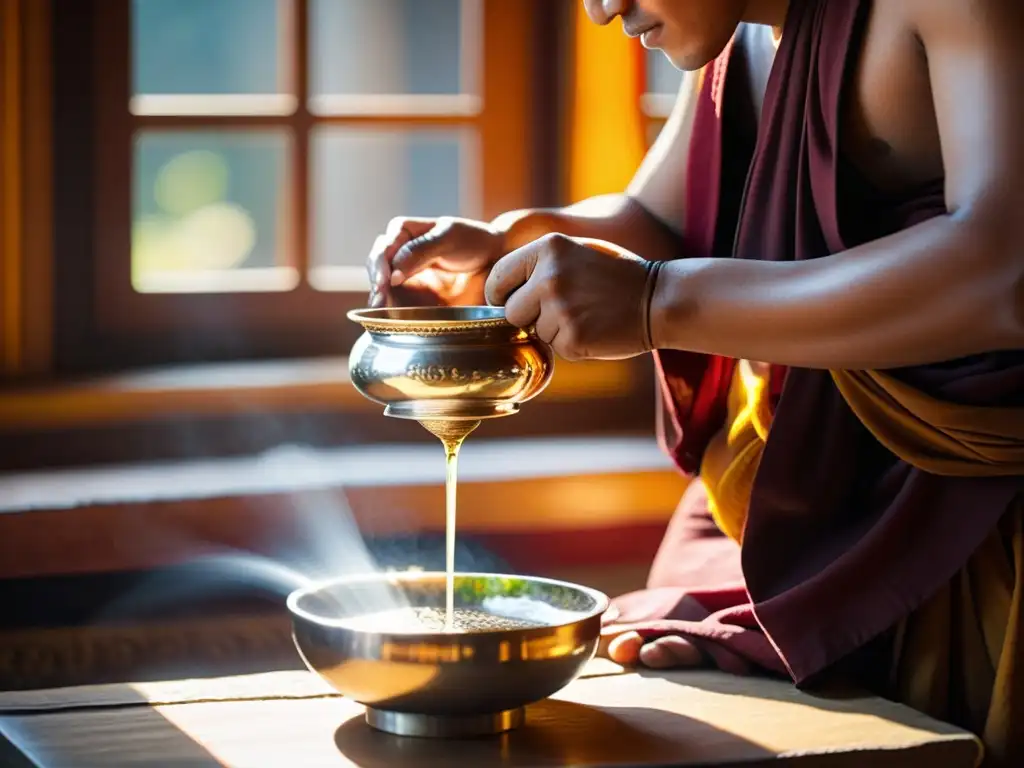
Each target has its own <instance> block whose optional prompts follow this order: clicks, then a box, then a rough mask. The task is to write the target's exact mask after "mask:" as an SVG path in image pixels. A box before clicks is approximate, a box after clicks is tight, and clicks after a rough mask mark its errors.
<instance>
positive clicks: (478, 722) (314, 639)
mask: <svg viewBox="0 0 1024 768" xmlns="http://www.w3.org/2000/svg"><path fill="white" fill-rule="evenodd" d="M444 605H445V574H443V573H424V572H404V573H382V574H371V575H366V576H353V577H347V578H341V579H337V580H334V581H329V582H326V583H323V584H317V585H313V586H310V587H306V588H303V589H300V590H297V591H296V592H293V593H292V594H291V595H290V596H289V597H288V610H289V611H290V613H291V617H292V627H293V633H294V638H295V645H296V647H297V648H298V650H299V653H300V654H301V656H302V659H303V660H304V661H305V663H306V666H308V667H309V669H310V670H312V671H313V672H316V673H317V674H319V675H320V676H321V677H322V678H323V679H324V680H325V681H327V682H328V683H329V684H330V685H331V686H333V687H334V688H335V689H336V690H337V691H339V692H340V693H342V694H344V695H345V696H346V697H347V698H350V699H352V700H353V701H356V702H358V703H360V704H364V705H366V706H367V711H366V719H367V722H368V723H369V724H370V725H371V726H373V727H374V728H376V729H378V730H383V731H388V732H390V733H395V734H398V735H404V736H421V737H422V736H435V737H466V736H475V735H482V734H485V733H496V732H501V731H506V730H510V729H512V728H515V727H517V726H518V725H520V724H521V723H522V722H523V708H524V707H525V706H526V705H528V704H533V703H535V702H537V701H540V700H542V699H545V698H547V697H548V696H551V695H552V694H554V693H557V692H558V691H559V690H561V689H562V688H563V687H565V686H566V685H568V684H569V683H570V682H572V681H573V680H574V679H575V678H576V677H577V676H578V675H579V674H580V672H581V671H582V669H583V667H584V666H585V665H586V664H587V663H588V662H589V661H590V660H591V659H592V658H593V657H594V654H595V652H596V651H597V647H598V643H599V640H600V633H601V615H602V614H603V613H604V612H605V610H607V608H608V598H607V597H606V596H605V595H604V594H602V593H601V592H598V591H597V590H594V589H589V588H587V587H582V586H578V585H576V584H570V583H568V582H562V581H555V580H553V579H544V578H538V577H530V576H504V575H498V574H482V573H457V574H455V607H456V611H457V612H458V611H467V610H468V611H470V612H472V614H473V615H474V616H475V617H476V618H475V621H474V625H472V626H469V627H462V628H459V627H456V629H455V631H450V632H445V631H443V629H427V628H423V629H421V628H419V627H418V626H416V625H413V626H412V627H411V628H408V627H400V626H396V625H394V624H393V623H391V622H389V621H386V620H384V621H381V620H379V617H380V616H381V615H382V614H381V612H382V611H384V612H386V611H388V610H394V609H396V608H397V609H399V610H406V611H407V610H409V609H416V608H420V609H427V610H431V611H434V612H435V613H436V612H441V613H443V611H444V607H443V606H444ZM524 612H525V613H526V614H527V615H530V616H531V617H532V620H531V621H528V622H522V621H515V620H514V619H516V618H517V617H518V618H522V616H523V614H524ZM489 617H493V620H491V618H489ZM510 618H511V619H513V621H512V622H511V626H510V622H509V619H510Z"/></svg>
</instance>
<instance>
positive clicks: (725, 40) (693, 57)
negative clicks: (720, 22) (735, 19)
mask: <svg viewBox="0 0 1024 768" xmlns="http://www.w3.org/2000/svg"><path fill="white" fill-rule="evenodd" d="M735 31H736V26H729V28H728V29H724V30H722V31H720V32H718V33H717V34H712V33H711V30H708V31H707V32H708V34H704V35H700V36H697V35H686V36H683V35H680V34H679V30H678V29H675V30H671V32H668V33H667V34H663V36H662V39H661V40H660V41H659V46H658V47H659V48H660V49H661V52H662V53H663V54H665V56H666V58H668V60H669V61H670V62H671V63H672V66H674V67H675V68H676V69H680V70H682V71H683V72H696V71H697V70H699V69H703V68H704V67H706V66H707V65H708V64H710V63H711V62H712V61H714V60H715V59H717V58H718V56H719V55H720V54H721V53H722V51H724V50H725V46H727V45H728V44H729V41H730V40H731V39H732V36H733V34H734V33H735Z"/></svg>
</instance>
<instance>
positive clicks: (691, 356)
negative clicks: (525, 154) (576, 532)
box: [369, 0, 1024, 766]
mask: <svg viewBox="0 0 1024 768" xmlns="http://www.w3.org/2000/svg"><path fill="white" fill-rule="evenodd" d="M585 5H586V9H587V11H588V13H589V15H590V17H591V19H592V20H593V21H594V22H595V23H598V24H608V23H610V22H612V21H613V20H615V19H616V18H619V19H621V22H622V27H623V30H624V31H625V33H626V34H627V35H631V36H637V37H639V38H640V39H641V40H642V42H643V44H644V45H645V46H647V47H649V48H658V49H660V50H661V51H663V52H664V54H665V55H666V56H667V57H668V58H669V59H670V60H671V61H672V63H673V64H675V65H676V66H677V67H678V68H680V69H682V70H684V71H687V72H691V73H696V74H694V76H692V77H687V78H684V85H683V88H682V90H681V91H680V94H679V98H678V100H677V104H676V107H675V110H674V112H673V114H672V116H671V117H670V119H669V120H668V122H667V124H666V126H665V128H664V130H663V131H662V133H661V135H660V136H659V137H658V139H657V141H656V142H655V143H654V145H653V147H652V148H651V150H650V152H649V154H648V155H647V157H646V159H645V160H644V162H643V164H642V165H641V167H640V168H639V170H638V171H637V174H636V176H635V178H634V180H633V182H632V183H631V185H630V186H629V188H628V189H627V190H626V191H625V192H624V193H623V194H622V195H614V196H610V197H603V198H599V199H592V200H587V201H583V202H581V203H578V204H576V205H572V206H569V207H567V208H563V209H559V210H530V211H519V212H513V213H509V214H506V215H503V216H501V217H499V218H498V219H496V220H495V221H491V222H486V223H485V222H476V221H466V220H462V219H438V220H422V219H397V220H395V221H394V222H392V224H391V226H390V227H389V229H388V231H387V232H386V233H385V234H384V235H382V237H381V238H380V239H379V240H378V242H377V243H376V245H375V247H374V250H373V253H372V254H371V255H370V259H369V271H370V277H371V283H372V286H373V288H372V294H371V298H370V301H371V303H372V304H374V305H376V306H381V305H384V304H386V303H389V302H391V303H394V302H407V301H413V300H416V301H423V300H430V301H437V302H443V303H452V304H454V303H463V304H466V303H479V302H482V301H485V300H486V301H487V302H489V303H491V304H496V305H504V307H505V310H506V314H507V317H508V319H509V320H510V321H511V322H513V323H515V324H517V325H520V326H527V325H533V326H535V327H536V330H537V333H538V334H539V335H540V337H541V338H543V339H544V340H546V341H548V342H550V343H551V344H552V345H553V347H554V349H555V350H556V351H557V352H558V353H559V354H560V355H561V356H562V357H565V358H568V359H582V358H602V359H608V358H627V357H630V356H634V355H642V354H645V353H652V354H653V356H654V359H655V361H656V364H657V371H658V379H659V383H660V387H659V392H660V398H659V399H660V414H661V419H660V421H659V424H660V426H659V432H660V437H661V439H662V443H663V446H664V448H665V449H666V450H667V451H668V452H669V454H670V455H671V457H672V459H673V460H674V461H675V463H676V464H677V465H678V466H679V468H680V469H681V470H682V471H683V472H686V473H688V474H690V475H691V476H693V477H694V478H695V479H694V481H693V482H692V483H691V484H690V486H689V488H688V491H687V493H686V496H685V497H684V499H683V500H682V502H681V504H680V506H679V508H678V510H677V512H676V514H675V516H674V518H673V520H672V522H671V524H670V526H669V530H668V532H667V534H666V536H665V540H664V542H663V544H662V547H661V551H660V552H659V554H658V556H657V558H656V561H655V563H654V565H653V568H652V570H651V574H650V579H649V583H648V587H647V588H646V589H644V590H641V591H639V592H636V593H633V594H630V595H624V596H622V597H620V598H618V599H617V600H616V601H615V602H614V604H613V607H612V609H611V611H609V614H608V617H607V625H606V634H607V637H608V639H609V641H610V642H609V647H608V653H609V654H610V655H611V656H612V657H613V658H615V659H617V660H620V661H622V662H624V663H629V664H643V665H647V666H649V667H656V668H664V667H672V666H692V665H715V666H717V667H719V668H721V669H724V670H727V671H731V672H736V673H740V674H746V673H752V672H758V673H761V674H770V675H780V676H785V677H788V678H790V679H791V680H793V681H794V682H795V683H796V684H797V685H800V686H812V685H815V684H816V683H820V682H823V681H826V680H829V679H831V678H832V677H834V676H842V675H845V676H850V675H855V676H856V679H857V681H858V682H860V683H861V684H863V685H868V686H870V687H872V688H873V689H874V690H876V691H877V692H879V693H882V694H884V695H887V696H889V697H892V698H894V699H896V700H899V701H902V702H905V703H907V704H909V705H911V706H913V707H916V708H918V709H920V710H922V711H924V712H927V713H929V714H931V715H933V716H936V717H939V718H942V719H945V720H948V721H951V722H953V723H956V724H959V725H961V726H964V727H966V728H968V729H970V730H972V731H974V732H975V733H977V734H978V735H979V736H980V737H981V739H982V741H983V742H984V744H985V747H986V752H987V760H988V761H989V763H990V764H991V765H1005V766H1009V765H1017V766H1020V765H1024V606H1022V601H1024V512H1022V509H1024V506H1022V497H1024V351H1022V350H1024V3H1021V2H1020V0H899V1H898V2H872V1H871V0H788V2H787V0H585ZM413 297H418V298H413Z"/></svg>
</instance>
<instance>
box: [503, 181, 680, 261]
mask: <svg viewBox="0 0 1024 768" xmlns="http://www.w3.org/2000/svg"><path fill="white" fill-rule="evenodd" d="M492 224H493V225H494V226H495V228H496V229H498V230H499V231H500V232H503V233H504V235H505V248H504V251H505V253H508V252H510V251H514V250H515V249H516V248H520V247H522V246H524V245H527V244H529V243H531V242H533V241H534V240H537V239H538V238H541V237H543V236H544V235H548V234H553V233H559V234H563V235H566V236H567V237H578V238H589V239H592V240H604V241H606V242H609V243H613V244H614V245H616V246H617V247H619V248H622V249H624V250H627V251H630V252H632V253H635V254H637V255H639V256H642V257H643V258H645V259H649V260H651V261H667V260H668V259H674V258H677V257H678V256H679V250H680V248H681V247H682V244H681V240H680V237H679V235H677V234H676V233H675V232H674V231H673V230H672V229H671V228H669V227H668V226H666V225H665V224H664V223H663V222H662V221H660V220H659V219H658V218H657V217H655V216H654V215H653V214H651V213H650V212H649V211H647V209H646V208H644V207H643V206H642V205H641V204H640V203H638V202H637V201H636V200H634V199H633V198H632V197H629V196H628V195H602V196H601V197H592V198H590V199H588V200H584V201H582V202H580V203H576V204H574V205H570V206H566V207H565V208H545V209H532V210H523V211H511V212H509V213H505V214H502V215H501V216H499V217H498V218H496V219H495V220H494V221H493V222H492Z"/></svg>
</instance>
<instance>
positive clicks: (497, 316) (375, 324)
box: [346, 304, 517, 334]
mask: <svg viewBox="0 0 1024 768" xmlns="http://www.w3.org/2000/svg"><path fill="white" fill-rule="evenodd" d="M446 314H447V315H449V316H448V317H445V315H446ZM431 315H439V316H438V317H432V316H431ZM346 316H347V317H348V319H349V320H351V321H352V322H354V323H358V324H359V325H361V326H362V327H363V329H364V330H367V331H371V332H372V331H381V332H387V333H419V334H438V333H456V332H459V331H478V330H483V329H486V328H505V329H508V330H517V329H516V327H515V326H514V325H512V323H510V322H509V321H508V320H507V319H506V317H505V308H504V307H495V306H491V305H489V304H471V305H466V306H452V307H379V308H375V309H374V308H364V309H353V310H349V311H348V312H347V313H346Z"/></svg>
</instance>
